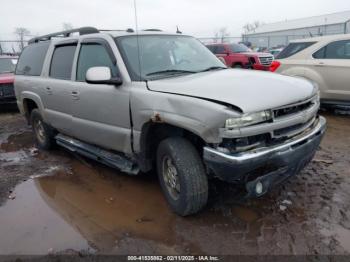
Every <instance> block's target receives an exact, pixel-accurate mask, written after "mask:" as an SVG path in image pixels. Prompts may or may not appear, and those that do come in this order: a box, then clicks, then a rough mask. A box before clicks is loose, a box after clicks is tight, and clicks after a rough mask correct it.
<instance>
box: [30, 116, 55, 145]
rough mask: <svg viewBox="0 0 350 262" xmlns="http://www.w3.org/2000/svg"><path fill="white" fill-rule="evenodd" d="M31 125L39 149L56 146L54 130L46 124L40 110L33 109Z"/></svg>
mask: <svg viewBox="0 0 350 262" xmlns="http://www.w3.org/2000/svg"><path fill="white" fill-rule="evenodd" d="M30 124H31V125H32V128H33V131H34V134H35V141H36V144H37V145H38V147H39V148H41V149H44V150H49V149H51V148H53V146H54V145H55V139H54V132H53V129H52V128H51V127H50V126H49V125H47V124H46V123H45V122H44V120H43V118H42V116H41V114H40V111H39V110H38V109H33V111H32V112H31V114H30Z"/></svg>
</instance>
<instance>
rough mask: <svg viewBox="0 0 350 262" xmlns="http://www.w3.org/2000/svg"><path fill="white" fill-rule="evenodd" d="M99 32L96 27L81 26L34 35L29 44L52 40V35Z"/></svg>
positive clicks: (64, 35)
mask: <svg viewBox="0 0 350 262" xmlns="http://www.w3.org/2000/svg"><path fill="white" fill-rule="evenodd" d="M99 32H100V31H99V30H97V29H96V28H94V27H80V28H76V29H71V30H66V31H61V32H57V33H52V34H48V35H42V36H38V37H34V38H32V39H30V40H29V41H28V44H33V43H38V42H40V41H48V40H51V38H52V37H69V36H70V34H72V33H79V34H80V35H88V34H95V33H99Z"/></svg>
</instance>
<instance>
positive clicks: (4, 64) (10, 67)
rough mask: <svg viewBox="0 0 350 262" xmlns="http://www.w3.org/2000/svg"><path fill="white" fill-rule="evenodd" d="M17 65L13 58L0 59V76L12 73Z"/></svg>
mask: <svg viewBox="0 0 350 262" xmlns="http://www.w3.org/2000/svg"><path fill="white" fill-rule="evenodd" d="M16 64H17V59H15V58H0V74H3V73H13V72H14V71H15V67H16Z"/></svg>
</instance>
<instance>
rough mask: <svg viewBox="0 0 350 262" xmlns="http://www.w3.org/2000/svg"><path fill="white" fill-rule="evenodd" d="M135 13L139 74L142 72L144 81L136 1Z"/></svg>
mask: <svg viewBox="0 0 350 262" xmlns="http://www.w3.org/2000/svg"><path fill="white" fill-rule="evenodd" d="M134 11H135V28H136V44H137V57H138V60H139V72H140V81H141V80H142V72H141V53H140V42H139V25H138V21H137V5H136V0H134Z"/></svg>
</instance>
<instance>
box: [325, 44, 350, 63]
mask: <svg viewBox="0 0 350 262" xmlns="http://www.w3.org/2000/svg"><path fill="white" fill-rule="evenodd" d="M325 58H326V59H350V40H345V41H337V42H333V43H331V44H329V45H328V46H327V47H326V54H325Z"/></svg>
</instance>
